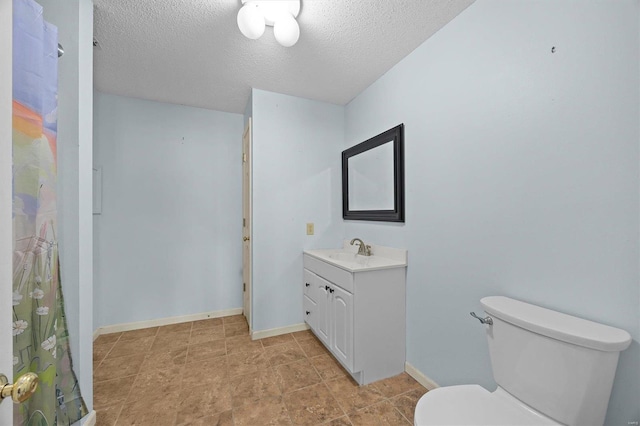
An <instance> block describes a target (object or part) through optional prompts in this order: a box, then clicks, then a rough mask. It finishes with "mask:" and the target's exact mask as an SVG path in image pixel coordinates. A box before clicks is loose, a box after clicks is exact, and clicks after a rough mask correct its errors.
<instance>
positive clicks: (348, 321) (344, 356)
mask: <svg viewBox="0 0 640 426" xmlns="http://www.w3.org/2000/svg"><path fill="white" fill-rule="evenodd" d="M331 297H332V303H331V305H332V306H331V308H332V309H331V311H332V312H331V314H332V317H333V321H332V330H331V348H332V349H333V353H334V355H335V356H336V357H337V358H339V359H340V360H341V361H342V362H343V363H344V364H345V365H346V366H347V367H349V369H351V368H353V295H352V294H351V293H349V292H347V291H344V290H343V289H341V288H340V287H338V286H332V287H331Z"/></svg>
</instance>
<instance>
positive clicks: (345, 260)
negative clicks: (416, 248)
mask: <svg viewBox="0 0 640 426" xmlns="http://www.w3.org/2000/svg"><path fill="white" fill-rule="evenodd" d="M371 252H372V254H371V256H362V255H359V254H358V247H357V246H351V245H349V241H348V240H345V242H344V244H343V247H342V248H336V249H314V250H304V252H303V253H304V254H306V255H309V256H311V257H314V258H316V259H318V260H321V261H323V262H326V263H328V264H330V265H333V266H336V267H338V268H340V269H344V270H346V271H349V272H364V271H375V270H379V269H390V268H402V267H406V266H407V250H405V249H397V248H393V247H384V246H377V245H374V244H371Z"/></svg>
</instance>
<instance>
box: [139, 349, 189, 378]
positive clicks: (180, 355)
mask: <svg viewBox="0 0 640 426" xmlns="http://www.w3.org/2000/svg"><path fill="white" fill-rule="evenodd" d="M186 361H187V346H184V347H182V348H179V349H174V350H172V351H168V352H148V353H147V355H145V358H144V361H143V362H142V367H141V368H140V372H147V371H151V370H157V369H167V368H171V367H176V366H179V365H184V364H185V363H186Z"/></svg>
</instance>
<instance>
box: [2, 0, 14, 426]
mask: <svg viewBox="0 0 640 426" xmlns="http://www.w3.org/2000/svg"><path fill="white" fill-rule="evenodd" d="M12 44H13V2H11V1H4V0H2V1H0V55H2V60H0V76H2V78H0V312H2V316H1V318H0V373H4V374H5V375H6V376H7V377H8V378H9V379H10V380H12V379H13V337H12V332H11V330H12V326H11V324H12V320H11V311H12V309H13V308H12V302H11V301H12V297H11V294H12V293H13V291H12V289H13V285H12V279H13V278H12V277H13V273H12V270H13V262H12V255H11V254H12V251H13V242H12V240H13V232H12V220H11V212H12V210H13V209H12V206H13V200H12V189H11V188H12V170H11V165H12V163H13V158H12V154H11V152H12V146H13V142H12V130H11V127H12V124H11V123H12V102H13V100H12V99H13V95H12V83H13V80H12V63H13V57H12V54H13V50H12V47H13V46H12ZM0 424H3V425H10V424H13V404H12V403H11V400H8V401H4V402H3V403H1V404H0Z"/></svg>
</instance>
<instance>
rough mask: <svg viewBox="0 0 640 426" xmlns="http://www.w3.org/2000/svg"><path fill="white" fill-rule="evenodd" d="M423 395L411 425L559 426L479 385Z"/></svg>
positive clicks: (512, 399) (520, 404)
mask: <svg viewBox="0 0 640 426" xmlns="http://www.w3.org/2000/svg"><path fill="white" fill-rule="evenodd" d="M427 395H429V397H428V398H427V397H426V396H427ZM427 395H425V396H424V397H422V398H421V399H420V400H419V401H418V404H417V405H416V411H415V416H414V425H420V426H447V425H451V426H459V425H476V426H485V425H486V426H514V425H518V426H542V425H560V423H558V422H556V421H554V420H552V419H550V418H548V417H547V416H545V415H544V414H542V413H539V412H537V411H535V410H533V409H532V408H531V407H529V406H528V405H526V404H523V403H522V402H520V401H518V400H517V399H516V398H514V397H512V396H511V395H509V394H508V393H507V392H506V391H505V390H504V389H502V388H500V387H498V389H496V391H495V392H489V391H488V390H486V389H485V388H483V387H482V386H479V385H460V386H445V387H442V388H437V389H434V390H432V391H429V392H428V393H427Z"/></svg>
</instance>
